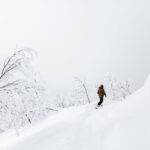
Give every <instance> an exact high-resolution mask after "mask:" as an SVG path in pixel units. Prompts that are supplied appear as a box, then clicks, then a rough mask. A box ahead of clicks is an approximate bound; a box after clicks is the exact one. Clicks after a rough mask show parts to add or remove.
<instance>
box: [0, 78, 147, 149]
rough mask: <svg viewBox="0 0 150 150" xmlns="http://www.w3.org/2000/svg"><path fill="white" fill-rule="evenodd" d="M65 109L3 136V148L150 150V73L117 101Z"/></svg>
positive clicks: (1, 136)
mask: <svg viewBox="0 0 150 150" xmlns="http://www.w3.org/2000/svg"><path fill="white" fill-rule="evenodd" d="M95 104H96V103H93V104H90V105H85V106H80V107H72V108H68V109H64V110H62V111H60V112H58V113H57V114H55V115H53V116H51V117H49V118H48V119H46V120H44V121H42V122H40V123H39V124H37V125H34V126H32V127H30V128H29V129H24V131H22V132H21V134H20V136H19V137H17V136H16V135H15V134H14V133H13V132H8V133H4V134H1V135H0V150H1V149H2V150H50V149H51V150H92V149H94V150H150V117H149V114H150V76H149V78H148V79H147V81H146V83H145V85H144V86H143V87H142V88H141V89H140V90H138V91H137V92H135V93H134V94H133V95H131V96H130V97H128V98H127V99H126V100H125V101H121V102H117V103H111V104H109V103H106V104H105V103H104V105H103V106H102V107H101V108H99V109H94V107H95Z"/></svg>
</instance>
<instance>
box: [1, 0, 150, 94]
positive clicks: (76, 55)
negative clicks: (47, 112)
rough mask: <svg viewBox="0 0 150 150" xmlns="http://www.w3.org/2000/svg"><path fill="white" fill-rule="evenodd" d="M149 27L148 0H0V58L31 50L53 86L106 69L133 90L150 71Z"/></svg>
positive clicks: (96, 79)
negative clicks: (36, 55) (131, 82)
mask: <svg viewBox="0 0 150 150" xmlns="http://www.w3.org/2000/svg"><path fill="white" fill-rule="evenodd" d="M149 27H150V1H148V0H143V1H141V0H126V1H119V0H114V1H111V0H106V1H102V0H0V59H3V58H4V57H6V56H7V55H9V54H10V52H11V51H13V50H14V49H15V48H16V47H30V48H33V49H35V50H36V51H37V53H38V69H39V70H40V72H41V74H42V76H43V79H44V80H45V81H46V82H47V84H48V85H49V87H50V88H51V90H52V91H58V92H65V91H67V90H68V89H69V88H70V87H71V86H72V85H73V81H74V79H73V78H74V77H80V78H85V79H86V80H87V81H89V82H92V83H101V82H102V81H103V79H104V77H105V76H106V75H108V74H109V73H112V74H114V75H115V76H116V77H117V78H118V79H121V80H122V79H131V80H132V81H133V83H134V90H135V89H137V88H139V87H140V86H141V85H142V84H143V83H144V81H145V79H146V77H147V75H148V74H149V72H150V70H149V69H150V67H149V65H150V42H149V40H150V28H149Z"/></svg>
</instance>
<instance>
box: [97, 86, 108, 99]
mask: <svg viewBox="0 0 150 150" xmlns="http://www.w3.org/2000/svg"><path fill="white" fill-rule="evenodd" d="M97 94H98V95H99V97H104V96H106V93H105V90H104V88H103V87H99V89H98V91H97Z"/></svg>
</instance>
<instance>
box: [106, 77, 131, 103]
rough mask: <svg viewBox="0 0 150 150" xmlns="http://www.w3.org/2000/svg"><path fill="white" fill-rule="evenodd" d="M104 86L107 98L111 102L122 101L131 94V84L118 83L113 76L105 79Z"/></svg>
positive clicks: (126, 81) (128, 82)
mask: <svg viewBox="0 0 150 150" xmlns="http://www.w3.org/2000/svg"><path fill="white" fill-rule="evenodd" d="M106 80H107V82H106V85H105V88H106V92H107V96H108V97H109V98H110V99H112V100H123V99H125V98H126V97H127V96H129V95H130V94H131V82H130V81H128V80H124V81H119V80H117V79H116V78H115V77H114V76H112V75H110V76H108V77H107V79H106Z"/></svg>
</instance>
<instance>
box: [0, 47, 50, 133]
mask: <svg viewBox="0 0 150 150" xmlns="http://www.w3.org/2000/svg"><path fill="white" fill-rule="evenodd" d="M33 55H34V51H33V50H31V49H22V50H18V51H15V52H14V53H13V54H12V55H11V56H10V57H8V58H7V59H6V60H5V61H4V63H3V65H1V71H0V85H1V86H0V128H2V129H8V128H11V127H13V128H15V129H16V132H17V129H18V128H19V127H21V126H24V125H25V124H27V123H32V122H33V121H34V120H36V119H39V118H40V117H42V116H44V115H45V113H46V111H47V105H48V101H47V100H46V98H45V88H44V86H43V84H42V82H41V81H40V79H38V78H37V76H36V72H35V71H34V69H33V67H32V60H33V59H32V58H33ZM29 74H30V76H29Z"/></svg>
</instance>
